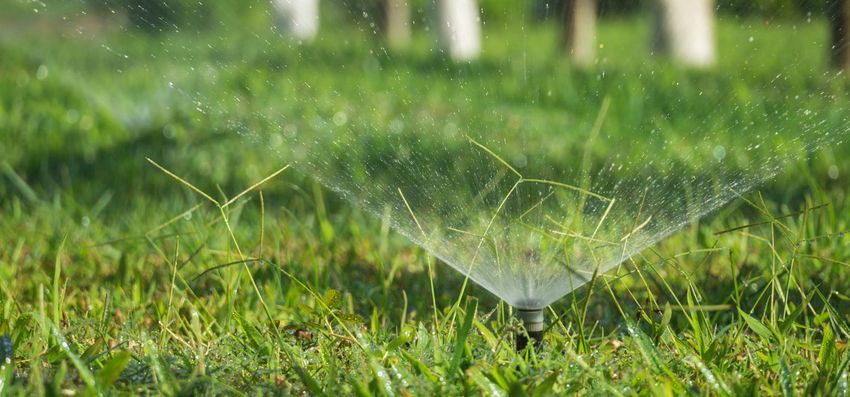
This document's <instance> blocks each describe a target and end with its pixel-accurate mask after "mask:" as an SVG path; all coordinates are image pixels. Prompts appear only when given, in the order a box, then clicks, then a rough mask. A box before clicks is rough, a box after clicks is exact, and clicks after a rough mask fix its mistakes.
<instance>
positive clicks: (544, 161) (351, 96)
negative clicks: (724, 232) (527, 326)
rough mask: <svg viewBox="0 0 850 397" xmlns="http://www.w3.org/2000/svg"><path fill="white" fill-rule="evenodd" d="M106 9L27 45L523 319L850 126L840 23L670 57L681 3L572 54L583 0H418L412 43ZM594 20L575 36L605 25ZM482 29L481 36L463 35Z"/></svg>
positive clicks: (352, 18) (96, 7) (112, 101)
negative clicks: (275, 166) (189, 120)
mask: <svg viewBox="0 0 850 397" xmlns="http://www.w3.org/2000/svg"><path fill="white" fill-rule="evenodd" d="M89 3H91V4H84V5H83V6H82V8H80V6H79V5H74V6H69V5H52V4H46V5H45V4H44V3H33V4H32V5H33V8H34V9H35V11H38V12H43V13H47V14H49V12H50V11H51V7H60V8H61V10H62V11H61V12H60V13H61V14H62V15H63V18H64V19H65V21H66V22H64V23H65V24H67V25H69V26H70V28H69V27H68V26H66V28H65V30H64V31H63V33H62V34H58V33H57V34H53V35H50V36H49V37H47V38H46V39H47V40H65V41H67V42H69V43H70V44H69V46H68V50H67V53H63V52H62V51H54V52H52V53H50V54H46V53H40V52H39V49H38V48H35V49H27V51H29V52H31V53H34V54H37V55H38V56H39V57H40V59H42V60H43V62H44V65H46V66H47V67H48V68H49V69H50V70H51V71H58V72H57V73H62V75H63V76H65V77H66V78H67V80H68V81H71V82H73V84H77V85H79V86H80V87H81V89H82V90H84V91H85V92H88V93H89V94H90V95H91V96H92V98H95V99H99V100H102V101H104V104H105V106H109V107H110V108H112V109H114V112H115V113H116V114H118V115H121V117H124V118H125V119H126V120H134V122H137V123H144V120H145V119H144V118H141V121H140V119H139V115H140V114H141V112H140V109H149V110H150V111H151V112H154V113H155V112H157V111H166V110H169V109H174V108H180V109H189V110H187V111H186V114H190V115H192V116H191V117H198V118H213V119H216V120H218V121H219V122H220V124H219V125H223V126H226V128H227V129H228V130H233V131H236V132H238V133H239V134H242V135H245V136H246V137H248V139H247V141H248V142H252V143H256V144H263V145H266V146H267V147H268V148H269V150H270V151H271V152H272V153H274V154H275V155H274V156H271V157H269V161H274V162H280V163H286V162H293V163H294V164H295V166H296V168H297V169H299V170H300V171H301V172H303V173H305V174H307V175H310V176H312V177H314V178H316V179H317V180H319V181H321V183H323V184H324V185H325V186H327V187H329V188H331V189H333V190H334V191H336V192H338V193H339V194H340V195H342V196H344V197H345V198H347V199H350V200H351V202H353V203H355V204H356V205H359V206H362V207H363V208H365V209H368V210H369V211H370V212H372V213H373V214H374V215H375V216H377V217H381V218H383V219H385V220H386V221H387V222H389V223H390V224H392V225H393V227H394V228H395V230H397V231H398V232H399V233H401V234H403V235H405V236H407V237H408V238H409V239H410V240H411V241H413V242H415V243H416V244H418V245H420V246H422V247H423V248H424V249H426V250H428V251H429V252H430V253H432V254H433V255H434V256H436V257H438V258H440V259H441V260H442V261H443V262H445V263H446V264H448V265H449V266H451V267H453V268H454V269H456V270H457V271H459V272H461V273H463V274H465V275H468V276H469V278H470V279H471V280H473V281H474V282H476V283H478V284H479V285H481V286H483V287H484V288H486V289H487V290H489V291H491V292H492V293H493V294H495V295H497V296H499V297H500V298H502V299H504V300H505V301H506V302H507V303H509V304H511V305H513V306H515V307H517V308H525V309H537V308H541V307H544V306H545V305H548V304H550V303H552V302H553V301H555V300H557V299H558V298H560V297H562V296H563V295H565V294H567V293H569V292H570V291H573V290H574V289H576V288H578V287H579V286H581V285H583V284H584V283H586V282H588V281H589V280H590V279H591V277H593V275H594V273H596V272H604V271H606V270H608V269H610V268H612V267H614V266H616V265H618V264H619V263H621V262H622V261H623V260H625V259H627V258H629V257H630V256H631V255H634V254H635V253H637V252H639V251H641V250H643V249H644V248H646V247H647V246H649V245H651V244H653V243H655V242H657V241H659V240H660V239H663V238H664V237H665V236H668V235H669V234H671V233H673V232H675V231H677V230H679V229H680V228H681V227H682V226H683V225H685V224H687V223H688V222H691V221H694V220H695V219H697V218H699V217H700V216H702V215H704V214H706V213H708V212H710V211H712V210H714V209H716V208H718V207H719V206H721V205H723V204H724V203H726V202H728V201H730V200H731V199H734V198H735V197H736V196H737V195H740V194H741V193H743V192H745V191H747V190H748V189H750V188H752V187H753V186H754V185H756V184H757V183H759V182H761V181H764V180H765V179H767V178H769V177H771V176H773V175H775V174H777V173H778V172H780V171H781V170H782V168H783V166H784V165H785V164H786V163H787V162H788V161H790V160H795V159H800V158H805V157H806V156H808V155H810V154H811V152H812V151H814V150H816V149H819V148H822V147H824V146H830V145H835V144H838V143H840V142H841V141H842V140H843V139H844V138H845V136H846V135H847V129H848V125H850V124H848V117H847V112H846V110H845V109H847V105H848V104H850V100H848V95H847V88H846V87H847V86H846V83H845V77H844V76H843V75H842V74H841V73H838V72H836V71H834V70H832V69H830V67H829V66H828V64H827V59H826V58H827V54H828V52H829V44H828V42H827V39H828V38H827V33H826V32H827V29H826V27H827V19H826V18H823V17H820V16H819V14H818V15H815V16H814V17H813V16H812V15H811V13H809V14H808V15H806V14H804V13H803V14H802V16H799V17H788V18H787V19H775V20H774V19H760V18H761V17H760V16H759V15H758V14H757V12H755V11H754V12H753V13H751V14H740V15H739V14H736V13H737V12H738V11H735V10H726V9H723V8H720V9H718V10H716V11H717V16H716V17H714V21H711V20H709V21H708V22H705V23H707V25H706V26H703V27H701V28H700V27H699V26H697V28H698V29H708V35H709V37H710V39H709V41H708V42H707V43H708V44H699V42H697V43H698V44H692V42H687V41H686V43H685V44H677V43H676V42H677V40H685V39H686V38H687V37H686V36H687V32H685V33H681V32H679V33H676V32H673V33H670V32H667V33H664V31H663V30H664V29H660V30H658V31H656V32H655V33H654V34H655V35H662V36H663V35H667V36H669V37H668V38H667V39H666V40H667V41H669V43H667V44H664V43H663V41H664V40H661V42H662V43H661V44H657V45H650V42H651V41H652V40H651V38H652V37H653V29H651V28H650V26H651V25H652V24H653V22H652V21H653V18H661V17H663V13H664V11H662V12H660V14H662V16H657V15H656V16H653V15H655V14H659V13H658V12H655V14H653V12H654V11H652V10H641V9H636V10H633V8H635V7H633V6H629V7H625V6H624V7H622V8H623V9H622V10H619V9H618V10H617V12H622V13H623V14H618V15H617V16H616V17H612V18H606V17H605V16H604V15H603V17H601V18H600V19H599V23H598V24H597V25H598V26H596V30H595V32H597V33H591V34H592V35H593V37H592V38H591V40H592V41H591V42H592V45H590V46H587V45H585V46H581V44H580V43H578V44H576V43H573V45H574V48H572V50H569V51H567V52H568V53H570V52H571V54H566V55H564V54H562V53H561V48H563V46H564V44H563V43H560V44H559V37H560V36H559V35H560V34H561V33H559V32H560V29H561V28H560V27H559V21H558V19H560V15H561V11H560V10H561V8H562V7H563V3H564V2H546V1H540V2H538V3H539V4H537V5H535V6H533V7H532V6H531V5H530V4H526V2H517V3H511V2H508V3H504V4H503V2H496V1H484V0H482V1H481V7H482V8H480V9H479V8H476V7H474V6H473V7H472V8H469V9H467V10H466V11H462V12H467V13H470V12H471V13H473V14H474V15H476V17H475V18H473V19H472V20H471V21H472V22H474V24H473V25H470V26H467V25H464V22H463V19H462V18H460V17H457V16H455V17H454V18H460V19H457V20H455V19H452V18H453V17H452V14H451V13H452V12H461V11H451V10H447V9H444V8H452V7H450V6H447V5H446V4H448V3H449V2H439V1H438V2H436V3H438V6H436V7H432V6H431V5H430V4H431V2H429V1H421V2H415V1H411V2H410V4H408V3H407V2H401V4H403V5H407V6H409V7H408V8H405V9H407V10H408V11H410V12H412V15H413V16H412V17H411V18H412V19H411V20H412V21H413V22H412V24H411V25H409V27H412V28H413V29H412V30H413V34H412V36H411V37H412V38H411V39H410V40H408V38H407V37H406V36H403V35H402V36H391V39H389V40H387V39H385V38H384V35H385V34H387V32H389V31H392V29H406V27H405V26H404V25H401V27H399V26H395V27H393V26H392V24H391V23H390V24H387V23H383V22H382V20H383V18H385V17H387V15H389V14H391V12H394V11H392V8H387V10H388V11H386V13H375V12H374V10H375V9H376V5H375V4H373V3H374V2H369V1H363V2H357V1H353V0H350V1H341V2H323V3H321V7H319V8H318V9H319V10H320V11H321V13H322V15H321V23H318V24H317V25H316V26H313V25H312V23H313V22H316V21H314V20H312V19H310V18H309V15H312V12H313V11H311V9H310V7H311V4H313V3H314V2H312V1H305V3H308V4H307V6H306V7H307V8H306V9H304V8H298V7H296V8H295V9H297V12H295V14H297V13H298V12H304V13H307V15H308V17H307V19H306V21H308V23H304V22H298V21H303V20H299V19H298V18H300V17H298V16H297V15H295V14H293V12H294V11H292V10H293V9H289V8H287V7H293V5H292V4H293V3H299V1H294V0H292V1H277V2H273V4H272V3H266V2H249V3H246V4H244V5H242V7H243V8H244V9H239V10H237V11H233V12H231V13H223V14H225V15H229V16H228V17H224V16H222V13H220V12H219V13H212V11H210V9H215V8H216V6H212V5H204V4H202V3H201V2H197V4H195V3H192V2H177V3H175V4H178V3H179V4H181V5H182V4H186V5H184V6H183V7H184V8H183V9H181V10H179V12H180V13H188V15H189V16H194V17H197V18H192V19H190V21H188V22H187V21H186V20H180V19H176V18H175V19H171V17H173V16H174V15H177V14H178V11H177V10H172V9H171V8H169V7H168V6H167V4H168V3H163V4H166V7H165V8H164V10H165V11H163V12H164V15H165V16H164V17H163V16H157V17H154V15H155V13H153V12H152V11H151V10H149V9H145V8H139V9H136V8H133V7H127V6H125V5H124V4H125V3H122V2H118V3H112V2H107V3H106V4H101V3H96V4H95V3H94V2H89ZM130 3H139V4H141V5H138V4H137V5H136V6H137V7H153V5H154V4H159V3H158V2H145V1H141V2H130ZM388 3H392V4H396V3H399V2H393V1H390V2H388ZM420 3H421V4H420ZM458 3H464V4H466V3H468V4H474V1H459V2H458ZM567 3H568V4H570V2H567ZM574 3H583V2H581V1H578V2H574ZM591 3H592V2H591ZM603 3H604V4H608V3H609V2H603ZM665 3H667V2H665V1H659V4H660V5H659V7H661V6H662V5H663V4H665ZM673 3H675V2H673ZM698 3H700V4H702V3H705V4H710V2H707V1H702V0H700V1H699V2H698ZM376 4H377V3H376ZM612 4H614V3H612ZM573 6H574V7H578V6H576V5H573ZM813 7H814V6H813ZM673 8H675V7H673ZM555 9H557V12H556V11H554V10H555ZM567 9H569V7H567ZM140 10H144V11H145V12H140ZM287 10H289V11H287ZM305 10H306V11H305ZM219 11H220V10H219ZM573 11H575V10H573ZM674 11H675V10H674ZM674 11H670V10H669V9H667V11H666V12H674ZM711 11H712V9H708V11H707V12H711ZM576 12H586V11H576ZM203 13H212V14H211V15H215V17H205V18H200V17H198V15H200V14H203ZM230 14H232V15H230ZM674 14H675V12H674ZM680 14H681V13H680ZM686 14H687V13H686ZM92 15H96V17H92ZM128 15H129V16H128ZM134 15H136V17H135V18H134V17H133V16H134ZM138 15H141V17H139V16H138ZM204 15H206V14H204ZM299 15H300V14H299ZM146 16H148V17H147V19H146ZM547 17H548V18H547ZM591 17H592V15H591ZM152 18H153V19H152ZM156 18H160V19H156ZM281 18H283V19H286V20H287V21H288V22H287V23H288V24H287V23H284V22H281ZM576 18H578V17H576ZM585 18H589V17H587V16H585ZM679 18H681V15H679ZM795 18H796V19H795ZM92 20H94V22H93V21H92ZM198 21H202V22H198ZM292 21H295V22H292ZM310 21H313V22H310ZM468 21H469V20H468V19H467V22H468ZM680 25H681V24H680ZM686 25H687V24H686ZM696 25H699V24H696ZM715 25H716V29H715ZM576 26H578V27H582V28H581V29H578V28H575V29H573V30H572V31H571V32H572V33H571V36H570V40H578V39H576V36H579V35H581V34H586V32H585V33H580V32H582V31H585V30H583V29H588V28H587V26H584V24H581V23H578V24H576ZM591 28H593V26H591ZM679 28H681V26H679ZM478 29H481V31H480V32H479V31H478ZM151 30H153V31H152V32H151ZM685 30H687V29H685ZM714 30H716V33H715V32H714ZM402 32H404V30H402ZM441 32H442V33H443V36H444V39H443V42H442V44H441V43H439V42H436V41H434V40H433V39H432V36H434V35H439V34H440V33H441ZM446 32H448V33H446ZM591 32H593V31H591ZM455 36H461V37H455ZM467 36H473V37H480V38H481V41H480V42H478V41H475V40H472V42H471V44H470V43H465V44H464V43H454V41H458V39H463V38H465V37H467ZM392 37H395V38H392ZM683 37H684V38H683ZM715 37H716V38H715ZM459 41H461V42H462V41H464V40H459ZM476 44H478V45H480V48H479V47H477V46H476ZM658 45H661V47H659V46H658ZM701 45H704V46H707V47H706V48H702V47H700V46H701ZM665 46H666V47H665ZM677 46H679V47H682V48H684V49H680V50H677ZM81 47H84V48H88V52H86V53H85V57H80V56H79V53H77V52H76V51H79V48H81ZM50 48H56V46H55V45H54V46H51V47H50ZM661 48H667V50H666V51H661V50H660V49H661ZM472 58H475V59H472ZM677 59H678V60H677ZM90 68H101V69H103V68H106V69H109V70H112V71H113V73H111V74H110V78H109V79H107V80H103V79H99V78H97V77H94V76H90V75H89V74H88V71H89V70H90Z"/></svg>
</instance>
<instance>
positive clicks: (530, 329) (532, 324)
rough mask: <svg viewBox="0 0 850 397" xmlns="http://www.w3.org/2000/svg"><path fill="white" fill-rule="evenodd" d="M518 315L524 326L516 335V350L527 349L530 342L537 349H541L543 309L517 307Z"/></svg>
mask: <svg viewBox="0 0 850 397" xmlns="http://www.w3.org/2000/svg"><path fill="white" fill-rule="evenodd" d="M516 316H517V318H518V319H519V320H520V321H521V322H522V326H523V329H521V330H520V331H519V332H517V335H516V350H517V351H523V350H525V349H526V348H527V347H528V344H529V342H531V343H533V344H534V348H535V349H540V345H541V344H542V343H543V309H517V312H516Z"/></svg>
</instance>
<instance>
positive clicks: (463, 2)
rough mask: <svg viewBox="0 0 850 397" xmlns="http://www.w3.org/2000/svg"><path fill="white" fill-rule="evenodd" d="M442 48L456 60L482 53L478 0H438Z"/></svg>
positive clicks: (468, 58)
mask: <svg viewBox="0 0 850 397" xmlns="http://www.w3.org/2000/svg"><path fill="white" fill-rule="evenodd" d="M437 14H438V19H439V23H440V27H439V38H440V46H441V48H442V49H443V50H444V51H445V52H447V53H448V54H449V56H450V57H451V58H452V59H453V60H455V61H471V60H474V59H476V58H478V55H480V54H481V17H480V15H479V14H478V2H477V1H476V0H437Z"/></svg>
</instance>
